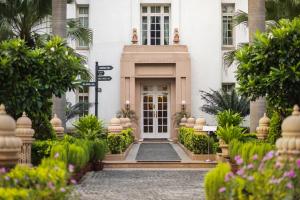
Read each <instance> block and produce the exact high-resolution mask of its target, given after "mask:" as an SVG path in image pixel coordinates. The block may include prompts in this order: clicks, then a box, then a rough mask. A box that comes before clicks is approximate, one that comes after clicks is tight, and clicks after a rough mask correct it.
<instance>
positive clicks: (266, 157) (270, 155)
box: [263, 151, 275, 161]
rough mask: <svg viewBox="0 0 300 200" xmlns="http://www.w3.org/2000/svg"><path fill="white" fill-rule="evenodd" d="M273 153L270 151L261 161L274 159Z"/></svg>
mask: <svg viewBox="0 0 300 200" xmlns="http://www.w3.org/2000/svg"><path fill="white" fill-rule="evenodd" d="M274 153H275V152H274V151H270V152H268V153H267V154H266V155H265V157H264V158H263V161H266V160H271V159H272V158H273V157H274Z"/></svg>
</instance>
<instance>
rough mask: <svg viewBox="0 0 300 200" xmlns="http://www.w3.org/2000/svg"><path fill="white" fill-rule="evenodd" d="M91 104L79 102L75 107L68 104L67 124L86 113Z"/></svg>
mask: <svg viewBox="0 0 300 200" xmlns="http://www.w3.org/2000/svg"><path fill="white" fill-rule="evenodd" d="M91 106H92V104H91V103H87V102H79V103H76V104H75V105H72V103H70V102H67V107H66V122H67V121H69V120H70V119H73V118H74V117H76V116H79V115H80V114H82V113H84V111H85V109H87V108H89V107H91Z"/></svg>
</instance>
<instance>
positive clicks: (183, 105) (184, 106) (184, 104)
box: [181, 100, 186, 112]
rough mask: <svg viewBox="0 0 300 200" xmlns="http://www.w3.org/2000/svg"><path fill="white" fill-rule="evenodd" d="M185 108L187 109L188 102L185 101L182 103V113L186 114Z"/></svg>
mask: <svg viewBox="0 0 300 200" xmlns="http://www.w3.org/2000/svg"><path fill="white" fill-rule="evenodd" d="M185 108H186V102H185V100H182V101H181V111H182V112H185Z"/></svg>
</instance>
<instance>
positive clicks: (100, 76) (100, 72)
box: [95, 62, 113, 117]
mask: <svg viewBox="0 0 300 200" xmlns="http://www.w3.org/2000/svg"><path fill="white" fill-rule="evenodd" d="M112 69H113V66H110V65H104V66H99V64H98V62H96V66H95V116H96V117H98V92H102V89H101V88H99V85H98V82H99V81H111V80H112V77H111V76H104V75H105V71H108V70H112Z"/></svg>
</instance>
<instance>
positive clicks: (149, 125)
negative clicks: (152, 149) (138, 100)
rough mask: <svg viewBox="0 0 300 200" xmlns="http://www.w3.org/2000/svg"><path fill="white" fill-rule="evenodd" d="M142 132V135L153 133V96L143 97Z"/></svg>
mask: <svg viewBox="0 0 300 200" xmlns="http://www.w3.org/2000/svg"><path fill="white" fill-rule="evenodd" d="M143 119H144V120H143V126H144V127H143V130H144V133H153V96H152V95H145V96H144V97H143Z"/></svg>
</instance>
